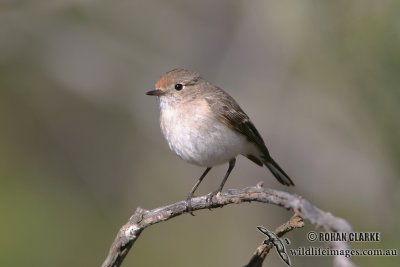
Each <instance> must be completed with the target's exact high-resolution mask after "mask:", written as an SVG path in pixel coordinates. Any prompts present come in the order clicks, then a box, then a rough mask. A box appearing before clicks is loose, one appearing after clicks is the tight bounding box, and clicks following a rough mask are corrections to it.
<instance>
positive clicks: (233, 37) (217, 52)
mask: <svg viewBox="0 0 400 267" xmlns="http://www.w3.org/2000/svg"><path fill="white" fill-rule="evenodd" d="M399 10H400V2H399V1H394V0H393V1H390V0H383V1H379V2H377V1H365V0H362V1H361V0H358V1H344V0H340V1H330V2H329V1H316V0H314V1H278V0H271V1H264V0H252V1H230V0H221V1H212V0H206V1H184V0H173V1H161V0H150V1H144V0H141V1H139V0H138V1H134V0H120V1H105V0H103V1H94V0H41V1H34V0H31V1H29V0H26V1H24V0H15V1H13V0H1V1H0V181H1V184H0V212H1V220H0V236H1V238H0V266H8V267H11V266H58V267H62V266H100V264H101V263H102V261H103V260H104V258H105V256H106V254H107V252H108V249H109V246H110V244H111V242H112V241H113V239H114V237H115V235H116V233H117V231H118V229H119V228H120V227H121V226H122V225H123V224H124V223H125V222H126V221H127V220H128V218H129V217H130V215H131V214H132V213H133V212H134V210H135V209H136V207H138V206H141V207H143V208H145V209H152V208H155V207H158V206H162V205H166V204H170V203H173V202H176V201H179V200H182V199H184V198H185V196H186V194H187V192H188V191H189V190H190V189H191V187H192V185H193V184H194V183H195V181H196V180H197V179H198V177H199V176H200V174H201V173H202V172H203V169H201V168H199V167H196V166H192V165H189V164H187V163H185V162H183V161H181V160H180V159H179V158H178V157H177V156H175V155H174V154H173V153H171V152H170V151H169V149H168V146H167V144H166V142H165V141H164V139H163V137H162V135H161V131H160V129H159V125H158V106H157V101H156V99H155V98H152V97H148V96H146V95H145V94H144V93H145V92H146V91H148V90H152V89H153V87H154V83H155V82H156V81H157V79H158V78H159V77H160V75H162V74H163V73H164V72H166V71H168V70H170V69H173V68H176V67H184V68H188V69H192V70H196V71H198V72H200V73H201V74H202V76H204V77H205V78H207V79H208V80H210V81H211V82H213V83H214V84H216V85H219V86H220V87H222V88H224V89H225V90H226V91H228V92H229V93H230V94H231V95H232V96H234V97H235V98H236V99H237V100H238V102H239V103H240V104H241V106H242V108H243V109H244V110H245V111H246V112H247V113H248V115H249V116H250V117H251V118H252V120H253V122H254V124H255V125H256V126H257V128H258V129H259V131H260V133H261V134H262V135H263V136H264V138H265V141H266V143H267V145H268V147H269V148H270V151H271V153H272V155H273V156H274V158H275V160H276V161H277V162H279V164H280V165H281V166H282V167H283V169H284V170H285V171H286V172H287V173H288V174H289V175H290V176H291V177H292V179H293V180H294V182H295V183H296V187H294V188H290V189H288V188H286V187H283V186H281V185H280V184H279V183H277V182H276V180H275V179H274V178H273V177H272V175H271V174H270V173H269V171H268V170H267V169H266V168H260V167H258V166H256V165H255V164H253V163H252V162H250V161H249V160H247V159H245V158H243V157H240V158H239V160H238V162H237V165H236V168H235V170H234V171H233V173H232V175H231V177H230V179H229V180H228V182H227V184H226V186H225V188H240V187H245V186H251V185H255V184H256V183H257V182H259V181H264V182H265V187H271V188H274V189H280V190H289V192H292V193H296V194H299V195H301V196H303V197H305V198H306V199H308V200H310V201H311V202H312V203H314V204H315V205H317V206H318V207H319V208H321V209H323V210H326V211H329V212H331V213H333V214H335V215H336V216H339V217H343V218H345V219H347V220H348V221H349V222H350V223H351V224H352V225H353V227H354V229H355V230H356V231H370V232H381V235H382V242H379V243H353V248H399V238H400V231H399V229H398V226H399V223H400V219H399V212H398V210H399V203H400V189H399V179H398V178H399V174H400V141H399V136H400V123H399V122H400V120H399V118H400V88H399V85H400V16H399ZM226 168H227V166H226V165H224V166H221V167H216V168H214V169H213V170H212V171H211V172H210V174H209V175H208V176H207V178H206V179H205V181H204V182H203V183H202V184H201V186H200V188H199V191H198V194H206V193H208V192H210V191H212V190H214V189H215V188H216V187H217V186H218V185H219V183H220V181H221V179H222V176H223V174H224V173H225V171H226ZM290 216H292V213H291V212H288V211H286V210H283V209H282V208H278V207H274V206H271V205H263V204H257V203H251V204H242V205H237V206H233V205H231V206H228V207H225V208H223V209H218V210H213V211H208V210H205V211H199V212H196V216H195V217H192V216H189V215H185V216H180V217H178V218H175V219H173V220H170V221H168V222H165V223H162V224H158V225H154V226H152V227H151V228H148V229H147V230H146V231H145V232H144V233H143V234H142V235H141V237H140V239H139V240H138V241H137V242H136V243H135V245H134V247H133V250H132V251H131V252H130V253H129V254H128V256H127V258H126V261H125V262H124V264H123V266H242V265H244V264H245V263H247V261H248V260H249V258H250V256H251V255H252V253H253V251H254V250H255V248H256V247H257V246H258V245H259V244H260V243H261V242H262V240H263V239H264V236H263V235H261V233H259V232H258V231H257V229H256V226H258V225H262V226H264V227H267V228H268V229H275V227H277V226H278V225H280V224H281V223H283V222H285V221H286V220H287V219H288V218H290ZM314 229H315V226H313V225H311V224H310V223H308V222H306V227H305V228H304V229H301V230H297V231H293V232H291V233H290V234H288V235H287V237H288V238H289V239H290V240H291V242H292V243H291V245H290V247H289V248H297V247H299V246H311V245H313V246H325V244H324V243H309V242H307V241H306V233H307V232H308V231H310V230H314ZM291 260H292V264H293V266H310V265H320V266H330V265H331V264H332V258H330V257H291ZM354 261H355V262H356V263H357V264H358V265H360V266H398V257H355V258H354ZM265 265H266V266H285V264H284V263H283V262H282V261H281V260H280V258H278V256H277V255H276V253H272V254H271V255H270V256H269V258H268V264H265Z"/></svg>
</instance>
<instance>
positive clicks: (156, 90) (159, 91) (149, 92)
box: [146, 89, 164, 96]
mask: <svg viewBox="0 0 400 267" xmlns="http://www.w3.org/2000/svg"><path fill="white" fill-rule="evenodd" d="M163 94H164V91H163V90H161V89H155V90H151V91H148V92H147V93H146V95H154V96H161V95H163Z"/></svg>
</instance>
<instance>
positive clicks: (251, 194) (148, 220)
mask: <svg viewBox="0 0 400 267" xmlns="http://www.w3.org/2000/svg"><path fill="white" fill-rule="evenodd" d="M206 199H207V195H205V196H199V197H195V198H192V210H193V211H196V210H201V209H214V208H219V207H223V206H225V205H229V204H240V203H245V202H252V201H257V202H262V203H268V204H273V205H277V206H280V207H283V208H285V209H289V210H292V211H293V212H295V214H297V215H299V216H300V217H301V218H303V219H307V220H309V221H310V222H311V223H312V224H314V225H317V226H321V227H323V228H324V230H326V231H330V232H350V231H351V230H352V229H351V226H350V224H349V223H347V222H346V221H345V220H344V219H342V218H338V217H335V216H333V215H332V214H331V213H329V212H325V211H322V210H320V209H319V208H317V207H315V206H314V205H312V204H311V203H310V202H309V201H307V200H306V199H304V198H302V197H301V196H298V195H294V194H289V193H287V192H284V191H279V190H272V189H268V188H263V187H262V183H258V184H257V186H253V187H246V188H243V189H229V190H227V191H224V192H221V193H220V194H218V195H216V196H215V197H214V198H213V202H212V203H208V202H207V200H206ZM185 213H188V212H187V210H186V202H185V201H180V202H177V203H174V204H171V205H167V206H163V207H159V208H156V209H153V210H145V209H142V208H140V207H138V208H137V209H136V211H135V213H134V214H133V215H132V216H131V218H130V219H129V221H128V222H127V223H126V224H125V225H123V226H122V227H121V229H120V230H119V231H118V234H117V236H116V238H115V240H114V242H113V243H112V245H111V247H110V250H109V253H108V255H107V257H106V259H105V261H104V262H103V264H102V267H118V266H121V264H122V262H123V260H124V258H125V256H126V255H127V254H128V252H129V250H130V249H131V247H132V246H133V244H134V243H135V242H136V240H137V239H138V237H139V235H140V233H141V232H142V231H143V230H144V229H145V228H147V227H149V226H151V225H153V224H156V223H159V222H163V221H166V220H169V219H171V218H174V217H176V216H179V215H182V214H185ZM331 245H332V247H333V248H335V249H349V244H348V243H346V242H332V244H331ZM334 266H335V267H352V266H355V265H354V264H353V263H352V262H351V260H350V259H349V258H346V257H344V256H335V257H334Z"/></svg>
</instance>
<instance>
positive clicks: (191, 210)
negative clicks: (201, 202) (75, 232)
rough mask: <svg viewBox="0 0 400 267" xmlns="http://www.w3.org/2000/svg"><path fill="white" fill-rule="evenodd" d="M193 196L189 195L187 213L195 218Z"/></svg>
mask: <svg viewBox="0 0 400 267" xmlns="http://www.w3.org/2000/svg"><path fill="white" fill-rule="evenodd" d="M192 197H193V196H192V195H190V194H189V195H188V196H187V198H186V211H187V212H189V213H190V215H192V216H194V213H193V208H192Z"/></svg>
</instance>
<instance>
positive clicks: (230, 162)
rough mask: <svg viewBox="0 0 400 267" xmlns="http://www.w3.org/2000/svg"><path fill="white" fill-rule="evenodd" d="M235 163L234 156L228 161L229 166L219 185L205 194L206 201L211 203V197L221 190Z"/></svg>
mask: <svg viewBox="0 0 400 267" xmlns="http://www.w3.org/2000/svg"><path fill="white" fill-rule="evenodd" d="M235 163H236V158H233V159H231V160H230V161H229V167H228V170H227V171H226V173H225V176H224V179H223V180H222V183H221V185H220V186H219V187H218V189H217V190H215V191H213V192H211V193H210V194H209V195H208V196H207V203H208V204H211V203H212V199H213V197H214V196H215V195H216V194H218V193H219V192H221V191H222V188H223V187H224V184H225V182H226V180H228V177H229V174H231V171H232V170H233V167H235Z"/></svg>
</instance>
